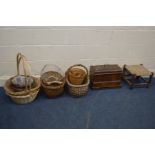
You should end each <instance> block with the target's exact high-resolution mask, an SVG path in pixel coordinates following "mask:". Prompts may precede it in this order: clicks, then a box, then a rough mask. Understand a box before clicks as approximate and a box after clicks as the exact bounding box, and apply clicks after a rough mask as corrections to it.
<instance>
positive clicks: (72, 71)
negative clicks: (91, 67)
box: [68, 65, 87, 85]
mask: <svg viewBox="0 0 155 155" xmlns="http://www.w3.org/2000/svg"><path fill="white" fill-rule="evenodd" d="M86 74H87V72H86V70H85V69H84V68H83V67H82V66H80V65H78V66H72V67H70V68H69V71H68V80H69V82H70V83H71V84H74V85H81V84H83V82H84V80H85V77H86Z"/></svg>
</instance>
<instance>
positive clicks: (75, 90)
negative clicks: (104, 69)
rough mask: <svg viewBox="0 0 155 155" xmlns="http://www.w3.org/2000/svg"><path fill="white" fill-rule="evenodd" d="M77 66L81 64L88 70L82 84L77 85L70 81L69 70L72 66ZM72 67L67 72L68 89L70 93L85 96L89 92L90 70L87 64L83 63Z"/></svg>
mask: <svg viewBox="0 0 155 155" xmlns="http://www.w3.org/2000/svg"><path fill="white" fill-rule="evenodd" d="M75 66H77V67H78V66H80V67H83V69H84V70H85V72H86V76H85V79H84V81H83V84H80V85H75V84H71V83H70V81H69V74H68V73H69V71H70V69H71V68H72V67H75ZM72 67H70V68H69V69H68V70H67V72H66V82H67V85H68V91H69V94H70V95H72V96H74V97H80V96H84V95H86V94H87V92H88V87H89V83H90V81H89V76H88V70H87V68H86V67H85V66H83V65H81V64H77V65H74V66H72Z"/></svg>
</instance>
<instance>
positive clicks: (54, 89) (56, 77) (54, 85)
mask: <svg viewBox="0 0 155 155" xmlns="http://www.w3.org/2000/svg"><path fill="white" fill-rule="evenodd" d="M48 66H50V67H48ZM47 68H49V69H50V70H48V69H47ZM64 85H65V77H64V76H63V73H62V71H61V69H60V68H59V67H58V66H55V65H52V64H48V65H45V66H44V68H43V69H42V71H41V86H42V88H43V91H44V92H45V94H46V96H47V97H48V98H56V97H58V96H61V95H62V94H63V92H64Z"/></svg>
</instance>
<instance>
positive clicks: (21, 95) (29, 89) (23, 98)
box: [4, 53, 40, 104]
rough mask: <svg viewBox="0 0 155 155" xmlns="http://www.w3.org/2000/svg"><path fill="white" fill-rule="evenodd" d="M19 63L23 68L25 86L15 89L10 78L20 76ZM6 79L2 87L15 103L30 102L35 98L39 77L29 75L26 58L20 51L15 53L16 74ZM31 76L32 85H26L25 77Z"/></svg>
mask: <svg viewBox="0 0 155 155" xmlns="http://www.w3.org/2000/svg"><path fill="white" fill-rule="evenodd" d="M20 64H22V65H23V69H24V75H22V76H24V77H25V84H26V85H25V88H23V89H22V90H21V91H15V89H14V88H13V86H12V79H13V78H14V77H16V76H20V75H21V74H20ZM16 76H14V77H12V78H10V79H8V80H7V81H6V82H5V85H4V89H5V92H6V94H7V95H8V96H10V98H11V99H12V101H14V102H15V103H17V104H27V103H31V102H32V101H34V100H35V98H36V97H37V94H38V92H39V90H40V79H39V78H36V77H33V76H31V73H30V65H29V64H28V63H27V59H26V57H25V56H24V55H22V54H21V53H18V55H17V75H16ZM29 77H31V78H32V79H33V81H34V82H33V83H34V84H33V86H31V85H28V83H27V79H28V78H29Z"/></svg>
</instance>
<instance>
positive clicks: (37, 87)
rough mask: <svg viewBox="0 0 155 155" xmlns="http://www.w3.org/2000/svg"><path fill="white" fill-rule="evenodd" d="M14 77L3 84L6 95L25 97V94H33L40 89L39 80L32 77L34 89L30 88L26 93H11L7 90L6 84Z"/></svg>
mask: <svg viewBox="0 0 155 155" xmlns="http://www.w3.org/2000/svg"><path fill="white" fill-rule="evenodd" d="M14 77H16V76H13V77H11V78H9V79H8V80H7V81H6V82H5V84H4V89H5V91H6V93H7V94H10V95H13V96H24V95H27V94H30V93H34V92H35V91H38V89H40V84H41V83H40V78H37V77H34V76H31V77H33V79H34V80H35V82H36V86H35V87H34V88H31V89H30V90H28V91H27V92H26V91H25V90H23V91H20V92H15V91H12V90H11V89H9V88H8V86H7V83H8V82H10V80H11V79H12V78H14Z"/></svg>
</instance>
